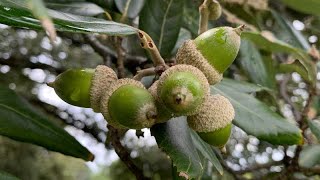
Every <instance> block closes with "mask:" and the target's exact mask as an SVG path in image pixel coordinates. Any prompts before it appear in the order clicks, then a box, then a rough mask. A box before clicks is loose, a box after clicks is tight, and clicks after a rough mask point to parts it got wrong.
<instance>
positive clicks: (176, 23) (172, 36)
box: [139, 0, 184, 57]
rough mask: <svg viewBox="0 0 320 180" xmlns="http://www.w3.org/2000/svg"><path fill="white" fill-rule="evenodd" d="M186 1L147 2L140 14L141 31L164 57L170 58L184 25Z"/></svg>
mask: <svg viewBox="0 0 320 180" xmlns="http://www.w3.org/2000/svg"><path fill="white" fill-rule="evenodd" d="M183 5H184V0H175V1H174V0H168V1H146V4H145V5H144V8H143V9H142V11H141V13H140V20H139V21H140V22H139V26H140V29H142V30H143V31H145V32H147V33H148V34H149V35H150V36H151V38H152V39H153V40H154V42H155V43H156V45H157V47H158V49H159V51H160V53H161V55H162V56H164V57H168V56H170V53H171V51H172V49H173V48H174V45H175V44H176V41H177V39H178V35H179V31H180V28H181V24H182V15H183Z"/></svg>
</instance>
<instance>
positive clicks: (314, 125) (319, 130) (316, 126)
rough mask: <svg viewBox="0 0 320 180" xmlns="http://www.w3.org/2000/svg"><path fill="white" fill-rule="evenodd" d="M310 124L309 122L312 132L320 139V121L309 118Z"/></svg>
mask: <svg viewBox="0 0 320 180" xmlns="http://www.w3.org/2000/svg"><path fill="white" fill-rule="evenodd" d="M308 124H309V128H310V130H311V132H312V133H313V134H314V135H315V136H316V137H317V139H318V140H319V141H320V121H318V120H309V121H308Z"/></svg>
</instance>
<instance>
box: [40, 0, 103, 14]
mask: <svg viewBox="0 0 320 180" xmlns="http://www.w3.org/2000/svg"><path fill="white" fill-rule="evenodd" d="M46 6H47V7H48V8H51V9H55V10H58V11H61V12H66V13H71V14H76V15H82V16H96V15H99V14H102V13H104V12H105V11H104V9H103V8H101V7H100V6H98V5H96V4H94V3H90V2H74V3H67V4H62V3H46Z"/></svg>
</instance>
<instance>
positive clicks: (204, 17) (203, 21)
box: [198, 0, 210, 34]
mask: <svg viewBox="0 0 320 180" xmlns="http://www.w3.org/2000/svg"><path fill="white" fill-rule="evenodd" d="M209 4H210V0H204V2H203V3H202V4H201V5H200V7H199V14H200V18H199V30H198V34H202V33H203V32H205V31H207V30H208V21H209V14H210V11H209Z"/></svg>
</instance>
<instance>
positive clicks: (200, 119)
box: [187, 94, 235, 147]
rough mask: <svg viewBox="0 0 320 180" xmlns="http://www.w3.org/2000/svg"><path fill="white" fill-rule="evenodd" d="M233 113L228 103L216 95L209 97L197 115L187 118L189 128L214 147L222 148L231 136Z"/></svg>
mask: <svg viewBox="0 0 320 180" xmlns="http://www.w3.org/2000/svg"><path fill="white" fill-rule="evenodd" d="M234 116H235V112H234V108H233V106H232V104H231V103H230V101H229V100H228V99H227V98H225V97H223V96H221V95H219V94H217V95H210V96H209V97H208V98H207V99H206V101H205V102H204V103H203V104H202V106H201V109H200V111H199V113H198V114H196V115H194V116H189V117H187V120H188V124H189V127H190V128H192V129H193V130H195V131H196V132H197V133H198V135H199V136H200V137H201V138H202V139H203V140H204V141H206V142H207V143H208V144H211V145H213V146H216V147H223V146H224V145H225V144H226V143H227V141H228V139H229V137H230V134H231V127H232V125H231V122H232V120H233V119H234Z"/></svg>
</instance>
